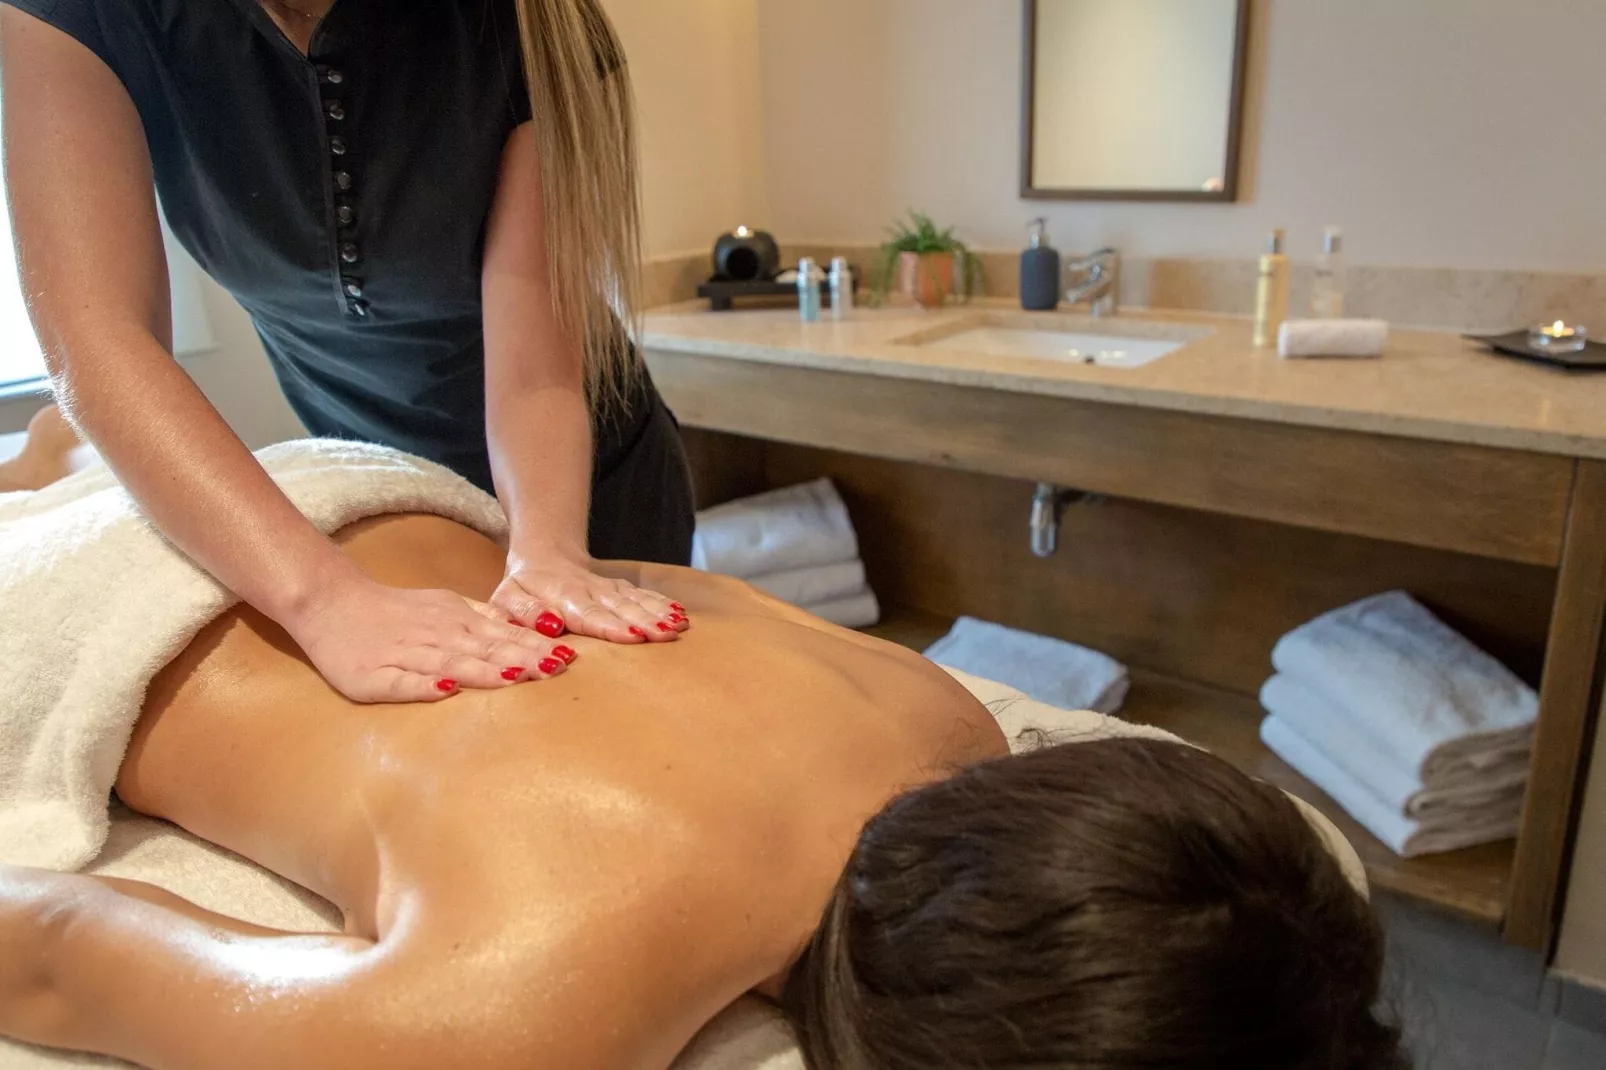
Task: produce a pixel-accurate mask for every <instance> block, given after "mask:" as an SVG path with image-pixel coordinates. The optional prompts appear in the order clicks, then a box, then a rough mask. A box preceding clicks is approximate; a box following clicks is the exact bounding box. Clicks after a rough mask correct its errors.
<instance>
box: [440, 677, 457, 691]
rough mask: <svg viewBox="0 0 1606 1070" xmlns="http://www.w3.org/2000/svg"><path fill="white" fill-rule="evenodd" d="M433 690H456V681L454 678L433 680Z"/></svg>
mask: <svg viewBox="0 0 1606 1070" xmlns="http://www.w3.org/2000/svg"><path fill="white" fill-rule="evenodd" d="M435 690H437V691H456V690H457V681H456V680H436V681H435Z"/></svg>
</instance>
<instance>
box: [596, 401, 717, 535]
mask: <svg viewBox="0 0 1606 1070" xmlns="http://www.w3.org/2000/svg"><path fill="white" fill-rule="evenodd" d="M649 383H650V381H649ZM649 392H650V400H649V401H648V402H647V406H648V411H647V413H646V415H645V416H644V417H643V418H641V419H640V420H639V423H638V424H637V426H636V427H633V428H632V429H631V431H632V433H631V434H630V436H629V439H630V440H629V441H628V442H626V443H621V445H620V448H619V449H618V450H617V451H612V450H610V451H608V452H609V453H612V454H613V456H612V457H610V458H606V465H607V466H606V468H604V467H603V463H604V459H603V458H599V464H598V468H597V471H596V474H595V476H594V477H593V480H592V485H591V524H590V532H589V535H588V541H589V543H590V549H591V555H592V556H593V557H597V558H601V559H603V560H622V561H653V562H657V563H658V564H664V565H688V564H690V563H691V537H692V532H693V530H694V529H695V527H696V523H697V518H696V513H695V509H696V505H695V501H694V499H693V496H692V486H691V470H690V469H689V468H688V467H687V465H686V450H685V447H684V446H683V445H682V444H681V441H680V425H679V424H677V423H676V422H675V417H674V416H673V415H672V414H671V413H670V411H669V408H668V406H666V405H665V404H664V403H663V399H661V398H659V397H658V393H657V391H656V390H650V388H649Z"/></svg>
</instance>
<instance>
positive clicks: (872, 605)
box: [800, 587, 881, 628]
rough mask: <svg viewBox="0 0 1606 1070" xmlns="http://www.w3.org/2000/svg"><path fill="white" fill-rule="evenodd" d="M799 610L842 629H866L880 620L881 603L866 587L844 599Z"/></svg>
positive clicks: (817, 603) (834, 599) (836, 599)
mask: <svg viewBox="0 0 1606 1070" xmlns="http://www.w3.org/2000/svg"><path fill="white" fill-rule="evenodd" d="M800 608H802V609H806V610H808V611H809V612H810V613H813V614H814V615H815V616H816V617H819V618H820V619H821V620H828V621H830V622H831V623H832V624H836V625H839V626H841V627H843V628H868V627H870V625H872V624H875V623H877V622H879V621H880V620H881V603H880V602H878V601H876V596H875V592H874V591H872V590H870V588H868V587H866V588H864V589H863V590H861V591H860V592H859V593H858V594H853V595H849V596H848V597H846V598H833V599H831V600H830V601H828V602H815V603H813V604H811V605H805V606H802V607H800Z"/></svg>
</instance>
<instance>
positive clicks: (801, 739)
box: [118, 517, 1005, 1066]
mask: <svg viewBox="0 0 1606 1070" xmlns="http://www.w3.org/2000/svg"><path fill="white" fill-rule="evenodd" d="M342 542H343V543H344V545H345V549H346V551H347V553H348V554H350V555H351V556H352V557H353V559H354V560H356V562H357V563H358V564H359V565H361V566H362V567H363V568H365V569H366V570H367V571H369V572H370V573H371V574H372V575H374V576H375V578H377V579H379V580H381V581H383V582H387V583H392V584H396V585H399V586H415V587H447V588H450V589H453V590H456V591H458V592H460V593H462V594H464V595H467V596H470V597H476V598H483V597H484V596H485V595H486V594H487V593H488V592H489V591H490V590H491V588H492V587H493V586H494V584H495V582H496V580H497V579H498V577H499V576H500V573H501V567H502V557H501V552H500V551H499V550H498V548H497V547H495V546H494V545H493V544H491V543H490V542H489V541H488V540H485V539H483V538H482V537H480V536H478V535H476V534H474V533H472V532H469V531H468V530H466V529H464V528H462V527H460V526H458V525H455V524H452V523H450V522H447V521H443V520H439V519H435V518H427V517H391V518H384V519H381V520H378V521H372V522H368V523H365V524H362V525H358V526H356V527H354V528H352V529H349V530H348V531H347V532H346V533H344V534H343V536H342ZM636 568H639V569H640V570H642V571H644V572H646V573H647V574H648V575H647V576H646V577H645V578H642V579H641V580H640V582H643V583H650V584H651V585H652V586H653V587H655V588H656V589H658V590H661V591H663V592H664V593H666V594H667V595H669V596H671V597H674V598H677V599H678V600H679V601H681V602H682V603H684V604H685V605H686V606H687V607H688V609H689V610H690V611H691V613H692V614H693V616H694V619H695V621H696V626H695V627H694V628H693V629H692V630H691V631H690V632H688V633H687V634H686V635H685V636H684V637H683V638H682V640H681V641H680V642H678V643H673V644H665V645H655V646H650V647H618V646H610V645H608V644H604V643H595V642H587V641H585V640H576V641H572V645H573V646H574V647H575V648H576V649H578V650H579V651H580V654H581V657H580V659H579V661H578V662H577V663H576V664H575V666H574V667H573V669H572V670H571V671H570V672H569V673H567V674H565V675H563V676H562V677H559V678H557V679H555V680H551V681H547V682H543V683H539V684H530V685H524V686H520V687H515V688H510V689H507V690H504V691H496V692H467V693H464V694H463V695H461V696H459V697H457V698H454V699H453V700H452V701H450V702H448V703H444V704H440V705H431V706H367V707H362V706H356V705H353V704H351V703H349V702H348V701H346V700H345V699H343V698H342V697H340V696H339V695H338V694H336V693H335V692H333V691H332V690H330V689H329V688H328V686H327V685H326V684H324V683H323V682H322V680H321V679H320V678H319V677H318V675H317V674H316V672H315V671H314V670H313V669H312V668H311V667H310V666H309V665H308V664H306V663H305V662H304V661H303V660H301V658H300V657H299V656H298V654H297V653H296V652H295V651H294V648H293V647H292V646H291V644H290V643H289V642H288V640H287V639H286V638H285V637H284V636H283V634H282V633H280V632H279V631H278V630H277V628H276V627H275V626H274V625H273V624H272V623H271V622H269V621H267V620H266V619H265V618H263V617H261V616H260V615H258V614H256V613H254V612H252V611H250V610H243V611H237V612H234V613H231V614H229V615H228V616H227V617H225V618H223V619H221V620H219V621H217V622H216V623H214V624H213V625H211V626H210V627H209V628H207V629H206V630H205V631H204V632H203V633H202V634H201V635H200V636H199V637H198V638H197V639H196V641H195V642H194V643H193V644H191V646H190V648H189V649H188V650H187V651H186V652H185V653H184V654H183V655H182V656H181V657H180V658H179V659H178V660H177V661H175V662H174V663H173V664H172V665H171V666H170V667H169V668H168V669H167V670H166V671H165V672H164V673H163V674H162V675H161V676H160V677H158V679H157V681H156V682H155V684H154V685H153V687H152V689H151V691H150V694H149V697H148V701H147V707H146V710H145V713H144V715H143V717H142V719H141V722H140V725H139V728H138V730H137V732H136V735H135V739H134V743H133V745H132V746H131V748H130V752H129V756H128V759H127V761H126V762H125V764H124V767H123V770H122V775H121V778H120V779H119V782H118V791H119V793H120V795H121V796H122V797H123V798H124V800H125V801H127V802H128V803H129V804H130V805H131V806H133V807H135V808H136V809H138V810H141V811H143V812H145V813H149V814H152V815H154V816H159V817H164V818H168V819H170V820H172V821H174V822H176V823H178V824H180V825H182V826H184V827H185V828H187V829H189V830H190V831H192V832H194V833H196V834H198V835H200V836H202V837H204V838H206V839H208V840H211V841H213V842H215V843H218V844H221V845H223V846H225V847H228V848H230V849H232V850H235V851H238V852H239V853H241V854H244V855H246V856H247V857H249V858H251V859H253V860H254V861H256V862H258V863H260V864H262V865H264V866H266V867H268V868H269V869H272V870H274V871H276V872H278V873H280V874H282V875H284V876H286V877H288V878H290V879H292V880H294V881H296V882H298V883H300V884H302V885H304V886H306V887H308V888H311V889H313V890H314V891H317V892H319V893H320V894H322V895H324V896H326V897H327V898H329V899H331V900H332V901H334V902H335V903H337V904H338V905H340V906H341V907H342V908H343V909H344V910H345V911H346V915H347V918H348V931H349V932H350V933H352V934H353V935H354V936H360V937H366V938H368V939H373V940H377V941H379V943H380V946H382V947H383V946H385V945H386V944H391V945H394V946H395V947H396V948H397V952H396V954H397V955H398V956H399V957H400V958H401V959H403V960H405V961H410V962H414V963H416V974H417V978H418V980H417V982H416V984H415V986H414V987H415V991H414V996H416V998H417V1000H418V1002H419V1007H420V1013H433V1014H444V1015H447V1016H451V1015H454V1014H459V1013H462V1012H463V1009H464V1008H468V1007H472V1008H474V1013H475V1015H477V1016H478V1020H477V1024H476V1029H478V1030H480V1031H481V1033H482V1034H483V1035H485V1036H488V1037H490V1038H491V1039H490V1040H488V1041H487V1043H494V1037H495V1035H496V1033H497V1031H498V1030H501V1031H504V1032H514V1033H528V1032H529V1031H530V1030H531V1029H536V1030H540V1029H558V1028H572V1027H573V1023H574V1021H575V1020H576V1017H575V1016H576V1015H582V1016H584V1017H586V1018H587V1019H588V1020H595V1021H599V1022H600V1021H609V1022H611V1023H612V1026H611V1028H614V1029H616V1030H617V1031H618V1032H619V1033H620V1039H619V1043H618V1045H617V1049H616V1054H615V1055H613V1056H612V1057H613V1058H615V1059H616V1060H617V1065H641V1066H666V1065H667V1064H668V1062H669V1061H670V1060H672V1059H673V1056H674V1054H675V1053H676V1052H677V1051H678V1050H679V1049H680V1047H681V1046H683V1045H684V1043H685V1042H686V1041H687V1040H688V1039H689V1038H690V1036H691V1035H692V1033H694V1032H695V1031H696V1030H697V1029H698V1028H699V1027H700V1026H701V1025H702V1024H704V1023H705V1022H706V1021H707V1020H708V1019H709V1018H711V1017H712V1016H713V1015H714V1014H716V1013H718V1011H720V1010H721V1009H722V1008H723V1007H724V1006H726V1005H727V1004H728V1003H730V1002H731V1001H732V1000H734V999H735V998H737V997H739V996H740V995H742V994H743V993H745V992H747V991H749V990H752V989H754V988H756V987H759V986H761V985H763V984H764V983H765V982H767V981H771V980H772V979H774V978H776V977H777V976H778V975H780V974H782V973H783V972H784V970H785V968H786V966H787V964H788V962H789V961H790V959H791V957H792V956H793V955H794V954H795V953H796V952H797V950H798V949H799V948H800V947H801V946H802V945H803V943H804V942H805V941H806V940H807V938H808V936H809V934H810V932H811V931H812V929H813V927H814V925H815V923H816V922H817V920H818V918H819V915H820V913H821V910H822V908H823V906H824V904H825V902H826V900H827V898H828V896H829V894H830V891H831V888H832V886H833V885H834V884H835V882H836V879H837V877H838V876H839V875H840V873H841V869H842V866H843V865H844V863H845V861H846V859H847V857H848V855H849V853H850V851H851V849H852V846H853V843H854V841H855V840H856V839H857V836H858V832H859V830H860V828H861V827H862V825H863V823H864V821H865V820H866V819H867V818H868V817H870V816H871V815H872V814H874V813H875V812H876V811H878V810H879V809H880V808H881V807H882V806H883V805H884V804H885V803H886V802H887V800H888V799H890V798H891V797H892V796H894V795H895V794H897V793H899V792H901V791H903V790H905V789H907V788H910V787H914V786H917V785H919V784H922V783H926V782H929V781H931V780H933V779H938V778H941V777H943V776H946V775H948V774H950V773H951V772H952V771H953V770H954V769H955V768H956V767H959V766H962V765H965V764H969V763H971V762H974V761H977V760H981V759H984V758H988V757H994V756H999V755H1002V754H1003V753H1005V745H1004V741H1003V738H1002V735H1001V734H1000V732H999V731H998V729H997V727H996V725H995V724H994V722H993V721H992V719H991V717H990V716H989V715H988V714H987V712H986V710H985V709H983V708H982V707H981V706H980V705H979V704H978V703H976V702H975V700H974V699H972V698H971V697H970V696H969V695H968V694H967V693H966V692H965V691H964V689H963V688H961V687H959V686H958V685H957V684H956V683H954V682H953V681H952V680H951V679H949V678H948V677H947V676H946V674H944V673H942V672H941V671H940V670H937V669H935V668H934V667H933V666H931V665H930V664H929V663H928V662H925V661H924V660H923V659H920V658H918V657H917V656H915V655H912V654H910V653H908V652H906V651H903V650H901V649H900V648H897V647H894V646H892V645H890V644H885V643H881V642H878V641H876V640H873V639H869V638H866V637H864V636H860V635H857V634H855V633H852V632H847V631H843V630H841V629H837V628H833V627H831V626H829V625H826V624H823V623H821V622H819V621H816V620H814V619H813V618H810V617H808V616H807V615H805V614H802V613H800V612H798V611H796V610H793V609H791V608H790V607H787V606H784V605H782V604H780V603H777V602H775V601H773V600H771V599H769V598H767V597H765V596H763V595H761V594H759V593H757V592H755V591H753V590H752V589H751V588H749V587H747V586H746V585H744V584H740V583H736V582H734V581H730V580H725V579H722V578H719V577H711V576H706V575H703V574H700V573H694V572H691V571H689V570H684V569H669V568H660V567H657V566H631V567H630V569H631V570H632V571H634V570H635V569H636ZM426 977H427V980H425V978H426ZM426 992H427V996H426V995H425V993H426Z"/></svg>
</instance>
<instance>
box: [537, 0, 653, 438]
mask: <svg viewBox="0 0 1606 1070" xmlns="http://www.w3.org/2000/svg"><path fill="white" fill-rule="evenodd" d="M515 6H516V7H517V9H518V13H519V35H520V39H521V42H522V45H523V53H524V74H525V81H526V82H527V84H528V86H529V91H530V106H531V109H532V115H533V116H534V120H535V121H534V124H533V126H534V131H535V143H536V149H537V151H538V152H539V153H540V158H541V192H542V206H543V217H544V221H545V226H546V247H547V263H548V265H549V267H550V273H551V277H552V307H553V311H554V313H555V314H556V316H557V322H558V327H559V329H560V330H561V331H563V333H564V334H565V335H566V336H567V337H569V338H572V339H574V340H575V341H576V342H577V343H579V344H580V346H581V351H582V353H583V354H584V359H585V372H586V388H587V394H588V396H589V397H590V399H591V403H592V408H593V410H594V411H597V412H602V411H605V410H607V409H608V408H609V407H610V406H612V405H614V404H616V403H619V402H621V401H622V400H623V399H624V397H625V394H626V390H627V388H628V386H629V384H630V380H631V377H632V375H633V373H634V371H635V364H634V357H633V355H632V351H631V347H630V346H629V345H628V344H627V339H626V336H625V335H624V334H622V333H621V321H623V323H625V324H628V325H629V326H630V328H632V329H633V328H634V327H635V325H636V322H637V319H638V317H639V315H640V310H641V204H640V200H639V195H638V190H637V180H636V174H637V163H636V128H635V112H634V100H633V99H632V96H631V90H630V76H629V72H628V70H627V69H626V67H625V57H624V49H623V48H622V47H621V46H620V43H619V37H618V34H617V33H615V31H614V28H613V24H612V23H611V22H609V21H608V16H607V15H606V14H605V13H604V12H603V11H602V9H601V8H600V7H599V6H598V3H597V0H518V2H517V3H516V4H515Z"/></svg>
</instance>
